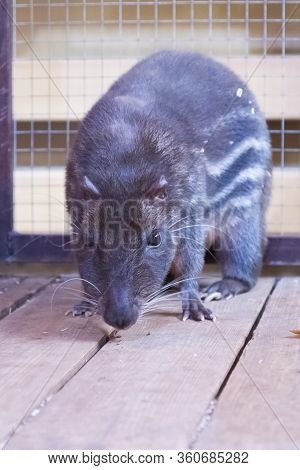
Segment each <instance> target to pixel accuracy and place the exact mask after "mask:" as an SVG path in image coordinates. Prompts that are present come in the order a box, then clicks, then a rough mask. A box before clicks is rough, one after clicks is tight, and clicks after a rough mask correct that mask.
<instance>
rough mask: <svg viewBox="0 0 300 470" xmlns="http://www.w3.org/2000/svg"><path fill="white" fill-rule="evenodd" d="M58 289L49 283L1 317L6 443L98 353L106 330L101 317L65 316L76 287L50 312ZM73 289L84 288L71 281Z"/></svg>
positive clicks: (0, 433) (1, 422) (0, 392)
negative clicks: (55, 291) (25, 420)
mask: <svg viewBox="0 0 300 470" xmlns="http://www.w3.org/2000/svg"><path fill="white" fill-rule="evenodd" d="M24 282H25V281H24ZM70 286H71V283H69V284H68V287H70ZM55 288H57V284H56V285H50V286H48V287H47V289H46V290H44V291H43V292H42V293H41V294H40V295H39V296H37V297H35V298H34V299H33V300H32V301H31V302H30V303H28V304H26V305H24V306H23V307H22V308H21V309H18V310H17V311H16V312H14V314H13V315H10V316H8V317H6V318H4V319H3V320H2V321H1V328H0V357H1V368H0V396H1V407H0V443H2V445H4V443H5V442H6V440H7V438H8V436H9V435H10V433H12V432H13V431H14V429H15V428H16V427H18V425H19V424H20V422H21V421H22V419H23V417H24V416H25V415H26V414H27V413H30V412H31V411H32V410H33V409H35V407H36V406H37V403H38V404H40V403H41V402H43V400H45V399H49V397H51V395H52V394H53V393H55V392H56V391H57V390H58V389H59V388H60V387H62V386H63V385H64V384H65V382H66V381H68V380H69V379H70V377H71V376H72V375H73V374H74V373H76V371H78V370H79V369H80V368H81V367H82V366H83V364H85V362H86V361H87V360H88V359H89V358H90V357H91V356H92V355H93V354H95V352H96V351H97V350H98V349H99V348H100V346H101V345H102V343H103V341H104V337H105V334H107V331H108V330H107V329H104V328H103V326H102V324H101V321H100V318H99V317H97V318H94V317H93V318H87V319H82V318H70V317H66V316H65V315H64V312H65V311H66V310H67V309H68V308H69V307H70V305H72V304H73V303H74V301H75V300H74V298H76V296H77V294H76V293H75V292H73V291H67V290H65V289H60V290H58V291H57V295H56V296H55V298H54V303H53V310H52V311H51V298H52V295H53V291H54V289H55ZM72 288H73V289H78V288H80V285H79V283H78V282H75V283H72ZM68 292H71V297H72V298H71V297H70V293H68ZM0 447H1V444H0Z"/></svg>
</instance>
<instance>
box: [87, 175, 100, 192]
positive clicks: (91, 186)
mask: <svg viewBox="0 0 300 470" xmlns="http://www.w3.org/2000/svg"><path fill="white" fill-rule="evenodd" d="M84 185H85V187H86V188H87V189H88V190H90V191H91V192H92V193H94V194H97V195H99V194H100V193H99V191H98V189H97V188H96V186H95V185H94V183H92V182H91V180H90V179H89V178H88V177H87V176H85V177H84Z"/></svg>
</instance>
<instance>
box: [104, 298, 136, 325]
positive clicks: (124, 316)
mask: <svg viewBox="0 0 300 470" xmlns="http://www.w3.org/2000/svg"><path fill="white" fill-rule="evenodd" d="M138 316H139V309H138V307H137V305H136V304H135V303H134V301H131V300H130V298H129V296H128V293H127V292H126V290H124V289H121V290H116V289H112V290H111V291H110V293H109V297H108V299H107V301H106V306H105V311H104V315H103V317H104V320H105V321H106V323H108V324H109V325H111V326H113V327H115V328H118V329H125V328H129V327H130V326H131V325H133V324H134V323H135V322H136V321H137V319H138Z"/></svg>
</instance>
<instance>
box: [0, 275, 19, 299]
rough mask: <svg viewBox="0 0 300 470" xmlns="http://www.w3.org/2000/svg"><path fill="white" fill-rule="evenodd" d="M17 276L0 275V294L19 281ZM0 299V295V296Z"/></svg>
mask: <svg viewBox="0 0 300 470" xmlns="http://www.w3.org/2000/svg"><path fill="white" fill-rule="evenodd" d="M20 281H21V279H20V278H19V277H0V296H1V295H2V294H4V293H5V292H7V291H8V289H11V288H12V287H13V286H16V285H18V284H19V283H20ZM0 299H1V297H0Z"/></svg>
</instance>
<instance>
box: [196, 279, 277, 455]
mask: <svg viewBox="0 0 300 470" xmlns="http://www.w3.org/2000/svg"><path fill="white" fill-rule="evenodd" d="M279 280H280V278H276V279H274V284H273V286H272V288H271V290H270V292H269V294H268V295H267V297H266V300H265V302H264V303H263V305H262V307H261V310H260V312H259V313H258V315H257V318H256V320H255V322H254V323H253V325H252V328H251V330H250V331H249V334H248V336H247V337H246V339H245V341H244V344H243V345H242V347H241V349H240V350H239V352H238V354H237V355H236V358H235V360H234V362H233V364H232V366H231V367H230V369H229V370H228V373H227V374H226V376H225V378H224V380H223V382H222V383H221V385H220V387H219V390H218V391H217V393H216V394H215V396H214V397H213V399H212V400H211V401H210V403H209V404H208V406H207V408H206V411H205V413H204V415H203V416H202V417H201V418H200V420H199V424H198V426H197V427H196V430H195V435H194V437H193V438H192V440H191V442H190V444H189V446H188V448H189V449H195V448H197V442H198V440H199V437H200V435H201V433H202V432H203V431H204V430H205V428H206V427H207V426H208V425H209V423H210V422H211V420H212V419H213V415H214V413H215V411H216V408H217V405H218V400H219V399H220V398H221V396H222V393H223V391H224V390H225V388H226V385H227V384H228V382H229V380H230V378H231V376H232V374H233V372H234V370H235V369H236V367H237V365H238V364H239V362H240V360H241V358H242V355H243V353H244V351H245V349H246V347H247V345H248V343H249V342H250V341H251V340H252V339H253V336H254V333H255V330H256V328H257V327H258V325H259V322H260V320H261V318H262V316H263V313H264V311H265V310H266V307H267V305H268V302H269V300H270V298H271V296H272V294H273V292H274V290H275V288H276V286H277V284H278V282H279Z"/></svg>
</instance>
